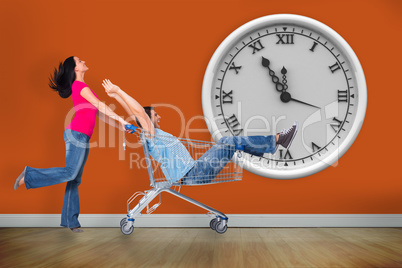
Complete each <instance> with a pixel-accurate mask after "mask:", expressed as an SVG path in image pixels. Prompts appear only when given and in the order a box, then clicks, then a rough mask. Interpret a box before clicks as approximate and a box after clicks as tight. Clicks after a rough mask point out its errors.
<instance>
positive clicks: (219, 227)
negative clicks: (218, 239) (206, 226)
mask: <svg viewBox="0 0 402 268" xmlns="http://www.w3.org/2000/svg"><path fill="white" fill-rule="evenodd" d="M227 229H228V226H227V225H226V224H224V223H223V222H221V221H220V222H218V223H217V224H216V225H215V231H216V232H217V233H219V234H223V233H224V232H226V230H227Z"/></svg>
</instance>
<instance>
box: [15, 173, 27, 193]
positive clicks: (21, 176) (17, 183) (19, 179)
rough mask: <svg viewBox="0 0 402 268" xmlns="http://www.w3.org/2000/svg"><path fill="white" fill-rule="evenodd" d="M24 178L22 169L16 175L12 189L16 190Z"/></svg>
mask: <svg viewBox="0 0 402 268" xmlns="http://www.w3.org/2000/svg"><path fill="white" fill-rule="evenodd" d="M24 179H25V169H24V171H23V172H22V173H21V174H20V175H19V176H18V178H17V179H16V180H15V182H14V190H17V189H18V187H20V186H21V185H22V184H24Z"/></svg>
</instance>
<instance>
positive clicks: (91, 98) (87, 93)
mask: <svg viewBox="0 0 402 268" xmlns="http://www.w3.org/2000/svg"><path fill="white" fill-rule="evenodd" d="M80 94H81V96H82V97H83V98H84V99H86V100H87V101H88V102H89V103H91V104H92V105H93V106H95V107H96V109H98V111H99V112H100V113H102V114H104V115H106V116H107V117H109V118H111V119H113V120H115V121H117V122H119V123H120V124H121V127H122V129H124V130H125V125H127V124H129V123H128V122H127V121H126V120H124V119H123V118H121V117H120V116H118V115H117V114H116V113H115V112H113V111H112V109H110V108H109V106H107V105H106V104H104V103H103V102H101V101H99V99H98V98H97V97H95V95H94V94H93V93H92V91H91V90H90V89H89V87H85V88H83V89H82V90H81V93H80ZM126 131H127V130H126ZM127 132H128V131H127Z"/></svg>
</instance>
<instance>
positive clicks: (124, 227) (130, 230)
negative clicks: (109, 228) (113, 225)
mask: <svg viewBox="0 0 402 268" xmlns="http://www.w3.org/2000/svg"><path fill="white" fill-rule="evenodd" d="M127 224H128V222H125V223H123V225H122V226H121V227H120V230H121V232H122V233H123V234H125V235H129V234H131V233H132V232H133V231H134V226H133V225H132V226H131V227H130V228H129V229H128V230H126V229H127Z"/></svg>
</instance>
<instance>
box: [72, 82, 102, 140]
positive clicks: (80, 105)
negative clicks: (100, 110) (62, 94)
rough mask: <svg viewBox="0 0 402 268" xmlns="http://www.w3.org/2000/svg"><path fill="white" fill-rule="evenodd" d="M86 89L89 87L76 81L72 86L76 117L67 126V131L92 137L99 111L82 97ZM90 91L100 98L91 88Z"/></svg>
mask: <svg viewBox="0 0 402 268" xmlns="http://www.w3.org/2000/svg"><path fill="white" fill-rule="evenodd" d="M85 87H88V86H87V84H85V83H83V82H80V81H74V83H73V85H72V91H73V93H72V95H71V96H72V98H73V103H74V110H75V115H74V118H73V120H72V121H71V123H70V124H69V125H68V126H67V129H71V130H74V131H78V132H81V133H84V134H86V135H88V136H89V137H91V136H92V132H93V131H94V127H95V120H96V114H97V109H96V107H95V106H93V105H92V104H91V103H89V102H88V101H87V100H86V99H84V98H83V97H82V96H81V90H82V89H83V88H85ZM88 88H89V87H88ZM89 90H91V92H92V93H93V94H94V95H95V97H96V98H98V96H96V94H95V93H94V92H93V91H92V89H90V88H89Z"/></svg>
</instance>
